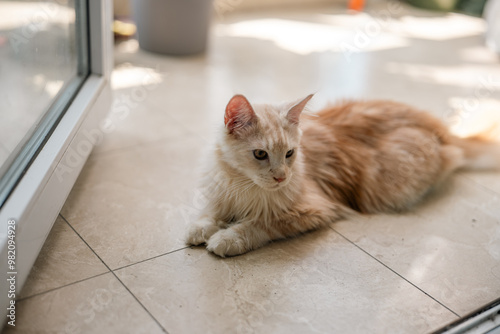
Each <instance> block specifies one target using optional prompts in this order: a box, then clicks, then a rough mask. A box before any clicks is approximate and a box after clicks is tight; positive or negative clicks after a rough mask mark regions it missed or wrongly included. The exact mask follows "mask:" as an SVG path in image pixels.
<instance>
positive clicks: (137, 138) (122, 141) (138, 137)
mask: <svg viewBox="0 0 500 334" xmlns="http://www.w3.org/2000/svg"><path fill="white" fill-rule="evenodd" d="M136 72H138V73H136ZM116 73H122V74H121V76H118V79H115V80H120V79H124V78H127V77H128V76H130V75H132V76H133V78H134V79H135V80H134V81H133V82H131V83H129V84H130V85H131V87H128V86H127V87H124V88H120V89H115V90H114V92H113V93H114V99H113V104H112V107H111V110H110V112H109V114H108V115H107V117H106V119H105V120H103V121H102V123H101V127H100V128H99V129H98V130H97V133H98V134H99V135H97V133H96V134H93V135H94V136H96V137H97V136H99V145H97V146H96V149H95V150H94V152H93V154H96V153H103V152H107V151H110V150H115V149H124V148H129V147H134V146H137V145H141V144H146V143H150V142H155V141H158V140H162V139H167V138H176V137H179V136H185V135H187V134H189V133H190V131H189V128H187V127H185V126H184V125H183V124H180V123H179V122H178V121H176V120H175V119H174V118H172V116H171V114H172V113H174V110H172V106H170V105H169V104H165V102H163V104H162V105H160V107H158V108H152V107H151V103H152V101H155V100H163V101H165V95H167V97H168V93H167V92H166V87H165V83H163V82H162V80H163V78H162V74H161V73H157V72H156V71H155V70H153V69H147V68H141V67H138V66H132V65H130V64H128V65H127V66H122V67H117V68H116V69H115V72H114V75H116ZM152 75H155V77H153V79H150V77H151V76H152ZM122 77H123V78H122ZM143 77H144V78H145V79H144V78H143ZM129 80H130V79H129ZM148 80H149V81H150V80H154V81H153V84H142V82H143V81H146V83H147V82H148ZM169 80H170V79H169ZM183 112H188V110H183ZM101 138H102V139H101Z"/></svg>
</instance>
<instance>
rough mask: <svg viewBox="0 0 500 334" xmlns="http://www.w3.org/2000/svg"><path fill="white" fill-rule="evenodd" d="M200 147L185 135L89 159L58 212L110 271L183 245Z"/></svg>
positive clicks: (196, 140)
mask: <svg viewBox="0 0 500 334" xmlns="http://www.w3.org/2000/svg"><path fill="white" fill-rule="evenodd" d="M203 147H204V143H203V142H200V140H199V138H197V137H188V138H183V139H176V140H166V141H164V142H160V143H156V144H155V145H148V146H145V147H138V148H135V149H130V150H125V151H120V152H114V153H112V154H111V153H110V154H107V155H104V156H100V157H98V158H96V159H90V160H89V162H88V163H87V164H86V166H85V168H84V170H83V171H82V174H81V175H80V177H79V179H78V181H77V183H76V185H75V187H74V188H73V190H72V192H71V193H70V195H69V197H68V200H67V202H66V204H65V206H64V207H63V209H62V211H61V213H62V215H63V216H64V217H65V218H66V219H67V220H68V221H69V223H70V224H71V225H72V226H73V227H74V228H75V230H76V231H77V232H78V233H79V234H80V235H81V236H82V237H83V238H84V239H85V241H86V242H87V243H88V244H89V245H90V247H92V249H93V250H94V251H95V252H96V253H97V254H98V255H99V256H100V257H101V258H102V260H103V261H104V262H105V263H106V264H107V265H108V266H110V268H112V269H116V268H118V267H121V266H124V265H129V264H131V263H135V262H137V261H141V260H144V259H148V258H150V257H153V256H157V255H160V254H164V253H166V252H169V251H172V250H174V249H179V248H181V247H184V246H185V245H184V233H185V230H186V225H187V223H188V222H189V221H190V219H194V214H195V213H197V211H195V209H196V208H197V207H196V206H195V204H196V203H193V202H192V200H191V198H192V197H190V196H192V194H193V193H194V192H195V190H196V185H197V184H196V183H197V177H196V174H195V170H196V169H197V166H198V160H199V159H200V156H201V155H202V153H203V152H202V151H203ZM198 209H199V207H198Z"/></svg>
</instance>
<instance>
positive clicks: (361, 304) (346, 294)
mask: <svg viewBox="0 0 500 334" xmlns="http://www.w3.org/2000/svg"><path fill="white" fill-rule="evenodd" d="M116 273H117V275H118V277H120V279H121V280H122V281H123V282H124V284H125V285H127V286H128V287H129V289H130V290H131V291H132V293H134V294H135V295H136V296H137V297H138V298H139V300H140V301H141V302H142V303H143V304H144V305H145V307H147V308H148V309H149V310H150V311H151V313H152V314H153V315H154V316H155V317H156V318H157V319H158V320H159V321H160V322H161V323H162V324H163V326H164V327H165V329H166V330H167V331H168V332H170V333H202V332H203V333H264V332H267V333H388V332H394V331H397V332H398V333H423V332H428V331H430V330H432V329H435V328H437V327H439V326H441V325H443V324H445V323H447V322H449V321H451V320H453V319H455V318H456V316H455V315H453V314H452V313H451V312H449V311H448V310H446V309H445V308H444V307H442V306H441V305H439V304H438V303H436V302H435V301H433V300H432V299H431V298H429V297H427V296H426V295H425V294H423V293H422V292H420V291H419V290H417V289H415V288H414V287H413V286H411V285H410V284H408V283H407V282H406V281H404V280H403V279H401V278H400V277H398V276H397V275H395V274H394V273H392V272H391V271H390V270H388V269H387V268H385V267H383V266H382V265H380V264H379V263H378V262H376V261H375V260H374V259H373V258H371V257H370V256H368V255H366V254H365V253H363V252H362V251H360V250H359V249H358V248H356V247H355V246H353V245H352V244H350V243H348V242H347V241H345V240H344V239H343V238H342V237H340V236H339V235H338V234H337V233H335V232H334V231H332V230H330V229H323V230H322V231H317V232H314V233H310V234H308V235H305V236H302V237H299V238H296V239H293V240H288V241H283V242H276V243H274V244H272V245H269V246H267V247H264V248H261V249H259V250H256V251H254V252H250V253H248V254H245V255H242V256H238V257H234V258H227V259H221V258H218V257H216V256H214V255H212V254H209V253H208V252H207V251H206V250H205V249H204V248H202V247H201V248H195V249H184V250H180V251H178V252H175V253H172V254H168V255H166V256H162V257H159V258H156V259H153V260H150V261H146V262H142V263H139V264H136V265H132V266H130V267H127V268H123V269H120V270H118V271H117V272H116Z"/></svg>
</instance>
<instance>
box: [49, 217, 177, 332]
mask: <svg viewBox="0 0 500 334" xmlns="http://www.w3.org/2000/svg"><path fill="white" fill-rule="evenodd" d="M59 216H61V218H62V219H63V220H64V221H65V222H66V224H68V226H69V227H70V228H71V229H72V230H73V231H74V232H75V233H76V235H78V237H79V238H80V239H81V240H82V241H83V242H84V243H85V245H87V247H88V248H89V249H90V250H91V251H92V253H94V255H95V256H97V258H98V259H99V260H100V261H101V262H102V264H104V266H106V268H108V270H109V272H111V274H113V276H114V277H115V278H116V279H117V280H118V282H120V284H121V285H122V286H123V287H124V288H125V289H126V290H127V291H128V292H129V293H130V295H131V296H132V297H133V298H134V299H135V300H136V301H137V303H139V305H141V307H142V308H143V309H144V311H146V313H147V314H149V316H150V317H151V318H152V319H153V320H154V321H155V322H156V324H157V325H158V326H159V327H160V328H161V329H162V331H163V332H164V333H166V334H168V331H167V330H166V329H165V328H164V327H163V326H162V325H161V324H160V322H159V321H158V320H157V319H156V318H155V317H154V316H153V315H152V314H151V312H149V310H148V309H147V308H146V307H145V306H144V304H142V303H141V301H140V300H139V299H138V298H137V297H136V295H134V294H133V293H132V291H130V289H129V288H128V287H127V286H126V285H125V284H124V283H123V282H122V280H121V279H120V278H118V276H117V275H116V273H115V272H114V271H113V270H111V268H109V266H108V265H107V264H106V262H104V261H103V260H102V259H101V257H100V256H99V255H98V254H97V253H96V252H95V251H94V249H93V248H92V247H90V245H89V244H88V243H87V241H85V239H83V238H82V236H81V235H80V234H79V233H78V232H77V231H76V230H75V229H74V228H73V226H71V224H70V223H69V222H68V221H67V220H66V218H64V216H63V215H62V214H59Z"/></svg>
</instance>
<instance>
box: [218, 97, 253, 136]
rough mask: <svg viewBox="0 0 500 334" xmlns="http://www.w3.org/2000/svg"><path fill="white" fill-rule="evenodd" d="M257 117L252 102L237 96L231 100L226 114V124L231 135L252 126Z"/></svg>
mask: <svg viewBox="0 0 500 334" xmlns="http://www.w3.org/2000/svg"><path fill="white" fill-rule="evenodd" d="M256 118H257V116H256V115H255V112H254V111H253V108H252V106H251V105H250V102H248V100H247V99H246V97H244V96H243V95H235V96H233V97H232V98H231V100H229V103H228V104H227V106H226V113H225V114H224V124H225V125H226V128H227V129H228V130H229V133H234V132H238V131H239V130H240V129H243V128H244V127H246V126H248V125H250V124H252V122H254V121H255V119H256Z"/></svg>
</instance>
